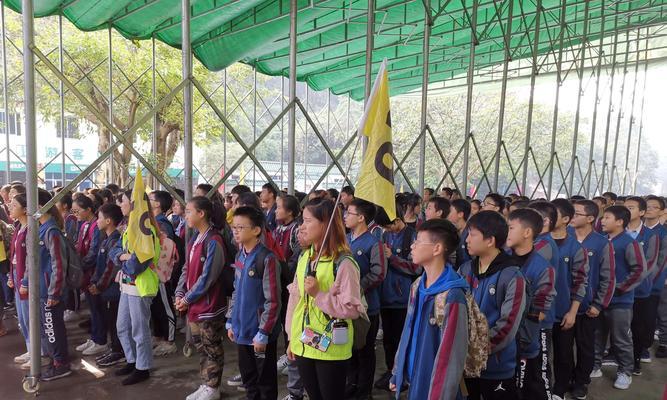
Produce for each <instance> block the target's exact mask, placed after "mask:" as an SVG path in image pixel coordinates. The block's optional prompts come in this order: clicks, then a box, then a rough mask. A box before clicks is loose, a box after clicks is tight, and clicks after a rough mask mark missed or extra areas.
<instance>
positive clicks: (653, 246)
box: [635, 224, 660, 299]
mask: <svg viewBox="0 0 667 400" xmlns="http://www.w3.org/2000/svg"><path fill="white" fill-rule="evenodd" d="M656 233H657V232H656V231H654V230H652V229H649V228H647V227H646V225H643V224H642V227H641V229H640V230H639V234H638V235H637V237H636V238H635V240H636V241H637V242H639V245H640V246H641V247H642V250H643V251H644V257H645V260H646V273H645V274H644V279H643V280H642V282H641V283H640V284H639V286H637V287H636V288H635V299H645V298H647V297H648V296H650V295H651V289H652V288H653V281H654V280H655V277H656V273H657V271H658V269H657V268H656V264H657V262H658V258H659V257H658V254H659V253H660V237H659V236H658V235H657V234H656Z"/></svg>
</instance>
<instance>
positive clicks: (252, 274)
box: [248, 269, 255, 278]
mask: <svg viewBox="0 0 667 400" xmlns="http://www.w3.org/2000/svg"><path fill="white" fill-rule="evenodd" d="M248 276H249V277H251V278H252V277H253V276H255V270H254V269H251V270H250V271H248Z"/></svg>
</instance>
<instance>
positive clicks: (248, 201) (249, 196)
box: [236, 192, 262, 210]
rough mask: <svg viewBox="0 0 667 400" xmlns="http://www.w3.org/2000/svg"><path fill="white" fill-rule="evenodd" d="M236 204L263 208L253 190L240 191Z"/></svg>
mask: <svg viewBox="0 0 667 400" xmlns="http://www.w3.org/2000/svg"><path fill="white" fill-rule="evenodd" d="M236 204H238V205H239V206H240V207H254V208H256V209H258V210H261V208H262V207H261V204H260V202H259V197H257V195H256V194H255V193H253V192H243V193H240V194H239V195H238V197H237V198H236Z"/></svg>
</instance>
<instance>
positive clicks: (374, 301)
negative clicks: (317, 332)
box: [345, 198, 387, 399]
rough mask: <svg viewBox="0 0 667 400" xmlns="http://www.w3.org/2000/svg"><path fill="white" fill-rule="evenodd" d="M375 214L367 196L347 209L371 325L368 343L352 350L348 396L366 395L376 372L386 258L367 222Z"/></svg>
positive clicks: (346, 214)
mask: <svg viewBox="0 0 667 400" xmlns="http://www.w3.org/2000/svg"><path fill="white" fill-rule="evenodd" d="M373 218H375V206H374V205H373V204H372V203H369V202H368V201H366V200H362V199H358V198H357V199H353V200H352V202H351V203H349V205H348V207H347V212H346V213H345V227H346V228H347V229H349V230H350V233H348V234H347V235H346V238H347V242H348V244H349V245H350V250H352V255H353V256H354V259H355V261H356V262H357V265H359V272H360V275H361V282H360V283H361V290H362V291H363V293H364V295H365V296H366V302H367V303H368V310H367V313H368V318H369V319H370V321H371V327H370V329H369V330H368V334H367V335H366V346H364V348H362V349H359V350H353V351H352V359H351V360H350V366H351V368H348V377H347V381H348V382H347V389H346V391H345V393H346V398H355V399H357V398H358V399H362V398H363V399H367V398H368V397H369V396H370V394H371V391H372V390H373V378H374V376H375V337H376V335H377V332H378V329H379V327H380V290H379V287H380V285H381V284H382V281H383V280H384V277H385V275H386V273H387V259H386V257H385V254H384V249H383V246H382V242H381V241H380V240H379V239H378V238H376V237H375V236H373V235H372V234H371V233H370V232H369V231H368V223H369V222H370V221H373Z"/></svg>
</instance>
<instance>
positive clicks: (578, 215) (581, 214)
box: [574, 212, 592, 217]
mask: <svg viewBox="0 0 667 400" xmlns="http://www.w3.org/2000/svg"><path fill="white" fill-rule="evenodd" d="M574 215H575V216H577V217H592V215H588V214H584V213H578V212H576V213H574Z"/></svg>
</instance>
